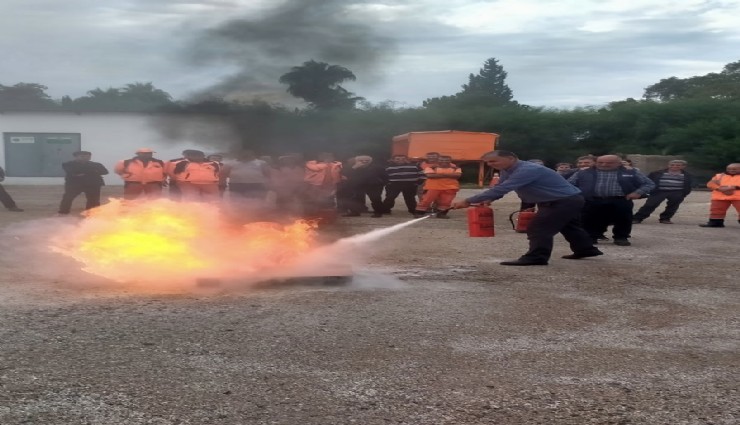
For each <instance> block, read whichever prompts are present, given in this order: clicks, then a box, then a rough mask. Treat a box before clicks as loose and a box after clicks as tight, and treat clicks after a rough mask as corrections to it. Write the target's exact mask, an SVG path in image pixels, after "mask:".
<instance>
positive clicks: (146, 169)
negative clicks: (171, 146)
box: [114, 158, 167, 183]
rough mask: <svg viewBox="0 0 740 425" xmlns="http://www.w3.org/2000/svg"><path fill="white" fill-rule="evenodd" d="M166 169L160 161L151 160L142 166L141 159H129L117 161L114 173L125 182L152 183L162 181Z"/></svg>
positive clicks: (165, 165) (164, 164) (165, 175)
mask: <svg viewBox="0 0 740 425" xmlns="http://www.w3.org/2000/svg"><path fill="white" fill-rule="evenodd" d="M166 168H167V164H166V163H165V162H164V161H162V160H161V159H155V158H152V159H150V160H149V161H147V163H146V165H144V161H142V160H141V159H139V158H131V159H124V160H121V161H118V163H117V164H116V166H115V168H114V171H115V172H116V174H118V175H120V176H121V177H122V178H123V180H124V181H127V182H137V183H154V182H163V181H164V179H165V178H166V177H167V174H166Z"/></svg>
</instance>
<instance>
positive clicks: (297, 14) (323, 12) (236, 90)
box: [188, 0, 395, 106]
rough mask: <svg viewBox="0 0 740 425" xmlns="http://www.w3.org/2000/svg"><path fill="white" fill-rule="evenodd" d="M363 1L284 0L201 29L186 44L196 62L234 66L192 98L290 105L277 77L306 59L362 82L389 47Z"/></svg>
mask: <svg viewBox="0 0 740 425" xmlns="http://www.w3.org/2000/svg"><path fill="white" fill-rule="evenodd" d="M371 4H374V5H377V4H379V2H378V1H375V2H372V1H368V0H287V1H284V2H281V3H278V5H277V6H272V7H271V8H268V9H264V10H261V11H259V12H252V13H251V14H250V15H249V16H243V17H237V18H234V19H231V20H228V21H226V22H223V23H221V24H219V25H217V26H215V27H213V28H209V29H207V30H205V31H204V32H203V33H201V34H200V36H198V37H197V38H196V40H195V42H194V46H193V48H192V49H190V52H189V54H188V55H189V60H190V61H191V62H192V63H194V64H197V65H201V66H209V67H211V66H213V65H219V64H220V65H223V66H226V67H229V68H231V67H236V68H237V71H236V72H234V73H233V74H231V75H228V76H227V77H226V78H224V79H223V80H222V81H220V82H219V83H217V84H215V85H214V86H212V87H209V88H207V89H205V90H202V91H200V92H199V93H197V94H196V96H195V98H196V99H204V98H211V99H213V98H217V99H227V100H262V101H266V102H269V103H282V104H287V105H291V106H292V105H296V104H297V103H298V100H296V99H294V98H292V97H290V96H289V95H288V94H287V93H286V91H285V89H286V87H285V86H284V85H281V84H280V83H279V82H278V78H279V77H280V76H281V75H283V74H284V73H286V72H288V71H289V70H290V68H291V67H293V66H298V65H301V64H302V63H303V62H306V61H308V60H311V59H313V60H316V61H320V62H327V63H329V64H332V65H341V66H344V67H346V68H349V69H350V70H352V71H353V72H354V73H355V74H356V75H357V76H358V80H359V81H362V82H364V83H367V82H368V81H370V80H372V79H374V78H376V77H377V75H378V71H379V69H380V66H381V64H383V63H387V60H388V58H389V57H390V55H392V53H393V52H394V50H395V43H394V40H393V39H392V38H391V37H388V36H386V35H384V34H380V32H379V30H377V26H374V25H373V20H374V19H377V18H376V17H375V16H377V15H373V13H372V11H371V9H370V8H371V7H372V6H370V5H371Z"/></svg>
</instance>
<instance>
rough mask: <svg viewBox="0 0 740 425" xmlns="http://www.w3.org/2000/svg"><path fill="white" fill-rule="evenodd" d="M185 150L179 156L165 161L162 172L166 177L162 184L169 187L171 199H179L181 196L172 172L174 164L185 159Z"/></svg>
mask: <svg viewBox="0 0 740 425" xmlns="http://www.w3.org/2000/svg"><path fill="white" fill-rule="evenodd" d="M185 152H187V149H186V150H184V151H182V156H181V157H179V158H175V159H170V160H169V161H166V162H165V168H164V173H165V175H167V179H166V180H165V183H164V185H163V186H167V187H169V192H170V198H171V199H172V200H173V201H179V200H180V198H182V193H181V192H180V188H179V187H177V181H176V180H175V179H174V178H173V177H172V176H173V172H174V171H175V166H176V165H177V163H178V162H180V161H184V160H185Z"/></svg>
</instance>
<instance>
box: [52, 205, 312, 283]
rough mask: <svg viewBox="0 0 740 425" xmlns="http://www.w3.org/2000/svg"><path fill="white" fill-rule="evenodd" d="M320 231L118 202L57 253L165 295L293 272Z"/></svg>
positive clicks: (204, 210)
mask: <svg viewBox="0 0 740 425" xmlns="http://www.w3.org/2000/svg"><path fill="white" fill-rule="evenodd" d="M315 228H316V226H315V224H313V223H311V222H306V221H296V222H294V223H292V224H290V225H286V226H283V225H280V224H278V223H267V222H259V223H250V224H246V225H239V226H237V225H230V224H228V223H227V220H225V218H224V217H223V215H222V214H221V212H220V211H219V209H218V208H217V207H216V206H213V205H208V204H201V203H183V202H172V201H170V200H166V199H162V200H157V201H150V202H145V203H124V202H122V201H120V200H112V202H110V203H108V204H106V205H103V206H101V207H99V208H96V209H93V210H90V211H89V212H88V214H87V218H86V219H84V220H82V222H81V223H80V224H79V225H78V226H75V227H74V228H73V229H72V230H71V231H64V232H63V234H59V235H56V237H55V238H53V240H52V246H51V248H52V250H54V251H56V252H60V253H62V254H64V255H67V256H70V257H72V258H74V259H75V260H77V261H79V262H81V263H82V264H83V270H85V271H86V272H88V273H93V274H96V275H99V276H103V277H106V278H108V279H111V280H114V281H118V282H136V283H146V284H148V285H151V286H152V287H153V288H163V287H168V286H171V285H173V284H177V283H182V282H193V281H194V280H196V279H199V278H209V279H220V278H227V277H229V278H233V277H244V278H256V277H257V276H260V275H269V274H270V273H271V271H275V270H278V269H281V268H284V267H290V265H291V263H293V262H295V261H297V260H298V259H300V258H301V257H302V256H303V255H305V254H306V253H307V252H309V251H310V250H311V249H312V248H313V247H314V245H315V240H314V239H315ZM70 233H71V234H70Z"/></svg>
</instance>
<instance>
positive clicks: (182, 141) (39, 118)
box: [0, 112, 237, 185]
mask: <svg viewBox="0 0 740 425" xmlns="http://www.w3.org/2000/svg"><path fill="white" fill-rule="evenodd" d="M0 134H2V142H3V148H2V149H0V166H2V167H3V168H4V169H5V173H6V176H7V177H6V179H5V182H4V183H6V184H11V185H13V184H62V183H63V182H64V172H63V171H62V167H61V164H62V163H63V162H66V161H70V160H72V159H73V158H72V153H73V152H75V151H78V150H84V151H90V152H92V155H93V156H92V160H93V161H95V162H100V163H102V164H103V165H105V166H106V167H107V168H108V170H109V171H110V172H111V174H109V175H107V176H105V183H106V184H109V185H119V184H122V182H121V179H120V178H119V177H118V176H117V175H116V174H114V173H113V166H114V165H115V163H116V162H117V161H119V160H121V159H126V158H132V157H133V156H134V151H136V149H137V148H140V147H148V148H152V149H154V150H155V151H156V152H157V153H156V154H155V157H156V158H159V159H163V160H168V159H173V158H178V157H180V156H182V155H181V153H182V151H183V150H184V149H199V150H202V151H204V152H206V154H209V153H214V152H224V151H228V150H230V148H231V147H232V146H234V145H235V143H236V140H237V138H236V137H234V135H233V133H232V132H231V131H230V127H229V125H228V124H227V123H225V122H223V121H220V120H219V119H218V118H211V117H199V116H188V117H183V116H177V117H175V116H168V115H156V114H140V113H110V112H83V113H74V112H1V113H0Z"/></svg>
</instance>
